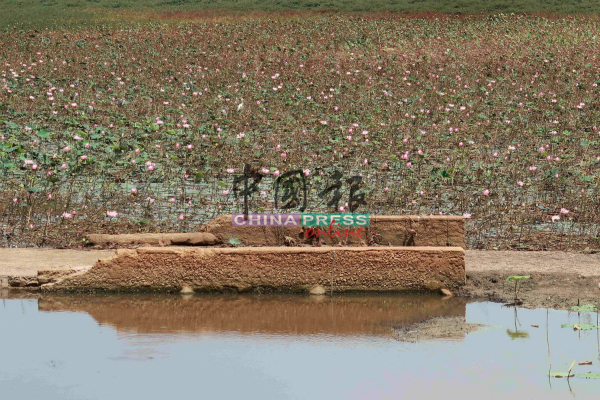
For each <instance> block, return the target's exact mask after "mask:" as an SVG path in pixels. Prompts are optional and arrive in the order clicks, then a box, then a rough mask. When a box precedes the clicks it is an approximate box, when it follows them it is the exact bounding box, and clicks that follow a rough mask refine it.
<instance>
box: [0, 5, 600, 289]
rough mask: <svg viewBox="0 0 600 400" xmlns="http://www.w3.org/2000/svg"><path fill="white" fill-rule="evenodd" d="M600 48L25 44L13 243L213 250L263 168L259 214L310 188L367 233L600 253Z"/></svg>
mask: <svg viewBox="0 0 600 400" xmlns="http://www.w3.org/2000/svg"><path fill="white" fill-rule="evenodd" d="M598 28H599V22H598V21H597V20H596V19H595V18H577V19H573V18H563V19H547V18H541V17H526V16H517V15H515V16H510V15H495V16H484V17H481V16H480V17H476V16H470V17H452V18H445V19H440V20H435V19H433V20H432V19H414V18H400V17H389V16H388V15H387V14H385V15H379V16H377V15H372V16H371V17H369V18H367V17H358V16H354V15H341V14H335V15H332V14H326V15H318V14H310V15H306V17H305V18H298V17H297V16H279V17H273V18H262V17H257V16H250V17H246V18H229V19H228V18H227V17H225V16H223V17H218V18H216V19H213V18H212V17H202V18H198V19H197V20H196V21H194V22H186V23H181V22H179V23H172V22H168V23H163V22H156V21H155V22H149V23H140V24H136V25H135V26H133V25H132V26H129V27H120V28H115V27H112V28H111V27H110V26H105V25H102V26H96V27H89V28H77V29H75V28H74V29H70V30H63V29H42V30H28V31H23V32H21V31H19V30H17V31H12V30H11V31H9V32H6V33H4V34H0V47H1V48H2V52H1V53H0V175H1V177H0V178H1V179H0V229H1V231H2V233H3V234H2V236H0V243H1V244H2V245H15V244H18V245H25V244H28V245H40V244H46V245H65V246H69V245H75V244H78V243H81V239H82V237H83V236H84V235H85V234H86V233H89V232H90V231H92V230H93V231H95V232H98V233H114V232H136V231H137V232H157V231H162V232H164V231H186V230H192V229H195V228H196V226H197V225H198V224H200V223H204V222H207V221H208V220H210V219H212V218H214V217H215V216H217V215H218V214H221V213H230V212H241V211H242V207H243V201H242V197H241V196H240V195H241V193H240V190H239V189H240V187H239V186H237V187H234V185H233V183H234V176H236V175H239V174H241V173H242V172H243V170H244V166H245V165H246V164H248V165H250V166H251V169H252V170H253V171H254V172H253V174H259V175H261V176H262V180H260V182H258V183H257V186H256V189H257V190H256V192H254V193H252V194H251V196H250V197H249V207H250V211H251V212H253V213H257V212H266V213H269V212H273V211H275V204H274V195H275V190H274V184H275V182H276V181H277V179H279V177H282V176H283V175H284V174H285V173H286V172H290V171H298V170H299V171H300V172H299V174H300V176H301V177H303V179H305V180H306V184H307V197H308V201H307V203H308V207H307V209H306V212H348V210H349V209H350V204H347V203H350V198H351V194H352V193H354V202H355V203H354V204H355V205H356V204H358V205H359V208H357V209H356V210H354V211H355V212H360V213H371V214H375V213H378V214H413V215H428V214H436V215H437V214H445V215H463V216H464V218H466V237H467V246H468V247H469V248H488V249H493V248H496V249H506V248H508V249H515V248H518V249H563V250H564V249H571V250H576V249H585V248H598V246H599V245H600V243H599V242H598V240H596V238H598V237H600V212H599V210H600V207H599V203H598V199H599V198H600V135H599V134H598V133H599V132H600V131H599V129H598V126H599V125H600V124H599V123H598V121H600V108H599V107H598V104H597V100H596V99H597V98H598V97H599V95H600V88H598V84H599V83H600V70H599V69H598V67H597V65H598V45H599V44H600V39H599V38H598V32H599V29H598ZM296 176H297V175H296ZM351 177H355V178H353V179H352V180H350V178H351ZM297 179H299V178H297ZM353 182H354V183H353ZM250 184H251V185H252V180H251V181H250ZM355 184H356V185H355ZM242 187H243V186H242ZM332 188H333V189H335V190H339V194H340V198H339V199H336V198H335V197H334V194H335V190H333V189H332ZM336 188H337V189H336ZM236 189H237V190H236ZM283 189H284V187H283V186H282V190H281V191H280V195H284V194H285V193H286V190H287V189H289V190H287V195H286V196H288V197H287V198H279V205H284V204H287V203H290V204H291V205H292V206H294V202H295V204H299V201H297V200H298V199H294V198H293V195H294V191H293V190H291V187H285V189H286V190H283ZM353 190H354V192H352V191H353ZM358 193H360V194H362V195H364V197H363V199H362V200H364V202H359V203H356V202H357V201H358V199H359V198H358V197H357V196H356V195H357V194H358ZM297 194H298V195H301V193H300V192H297ZM277 211H279V212H294V211H298V209H297V207H296V208H294V207H292V208H289V209H281V208H279V209H278V210H277ZM515 282H518V281H515Z"/></svg>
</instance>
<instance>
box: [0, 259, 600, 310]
mask: <svg viewBox="0 0 600 400" xmlns="http://www.w3.org/2000/svg"><path fill="white" fill-rule="evenodd" d="M113 255H114V250H55V249H31V248H29V249H26V248H21V249H10V248H3V249H0V286H2V287H8V286H10V287H24V288H30V289H33V290H35V289H38V288H37V287H35V286H37V285H38V271H47V270H52V271H56V273H57V274H60V273H70V272H71V271H83V270H86V269H89V268H90V267H91V266H92V265H93V264H94V263H95V262H96V261H97V260H100V259H101V260H104V259H108V258H111V257H112V256H113ZM510 275H531V279H530V280H527V281H522V282H521V283H520V284H519V286H520V289H519V298H520V299H521V300H522V301H523V302H524V304H523V307H527V308H535V307H551V308H557V309H566V308H569V307H570V306H572V305H576V304H577V301H578V299H579V301H580V303H581V304H586V303H594V302H595V301H596V300H597V298H598V295H600V287H599V282H600V254H580V253H570V252H557V251H551V252H517V251H480V250H467V251H466V276H467V280H466V285H465V286H464V287H463V288H462V289H460V290H459V291H457V292H456V293H455V294H456V295H458V296H465V297H472V298H477V299H487V300H491V301H499V302H509V301H511V299H512V297H513V295H514V283H512V282H506V281H505V280H506V278H507V277H508V276H510Z"/></svg>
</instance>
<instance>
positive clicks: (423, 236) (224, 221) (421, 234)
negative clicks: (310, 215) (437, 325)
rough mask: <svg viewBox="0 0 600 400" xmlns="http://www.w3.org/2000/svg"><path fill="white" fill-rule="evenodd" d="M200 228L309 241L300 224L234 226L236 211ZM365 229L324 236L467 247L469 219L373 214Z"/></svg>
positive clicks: (248, 240) (275, 240)
mask: <svg viewBox="0 0 600 400" xmlns="http://www.w3.org/2000/svg"><path fill="white" fill-rule="evenodd" d="M321 229H324V230H327V228H321ZM338 229H339V228H335V229H333V230H338ZM352 229H356V228H352ZM339 230H341V231H343V229H339ZM200 231H202V232H210V233H213V234H215V235H217V236H218V237H220V238H221V239H222V240H223V241H224V242H227V241H229V239H233V238H236V239H238V240H240V241H241V242H242V243H243V244H244V245H246V246H282V245H284V244H288V243H286V237H288V238H292V239H294V240H295V241H298V242H304V241H306V238H305V237H304V236H303V231H302V229H301V228H298V227H260V226H259V227H237V226H235V227H234V226H232V215H220V216H219V217H217V218H216V219H214V220H213V221H211V222H209V223H208V224H206V225H204V226H202V227H201V228H200ZM363 232H365V233H366V234H365V236H364V237H362V238H357V237H349V238H347V239H346V238H337V237H336V238H329V237H325V238H323V240H324V241H325V243H327V244H338V243H342V244H344V245H348V246H354V245H361V244H363V245H367V244H380V245H385V246H456V247H462V248H463V249H464V248H465V221H464V218H463V217H458V216H435V215H434V216H424V217H421V216H414V215H370V216H369V227H367V228H363ZM288 241H289V240H288Z"/></svg>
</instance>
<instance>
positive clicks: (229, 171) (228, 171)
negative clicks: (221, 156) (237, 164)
mask: <svg viewBox="0 0 600 400" xmlns="http://www.w3.org/2000/svg"><path fill="white" fill-rule="evenodd" d="M226 171H227V173H228V174H233V172H234V171H235V170H234V169H233V168H227V170H226Z"/></svg>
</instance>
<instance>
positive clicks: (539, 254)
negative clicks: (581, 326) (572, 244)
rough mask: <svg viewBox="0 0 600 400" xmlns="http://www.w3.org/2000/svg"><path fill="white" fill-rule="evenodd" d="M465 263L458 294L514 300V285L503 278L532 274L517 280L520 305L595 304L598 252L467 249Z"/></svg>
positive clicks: (559, 306)
mask: <svg viewBox="0 0 600 400" xmlns="http://www.w3.org/2000/svg"><path fill="white" fill-rule="evenodd" d="M466 262H467V284H466V285H465V286H464V287H463V288H462V289H461V290H460V291H458V292H457V294H458V295H459V296H466V297H471V298H473V299H479V300H489V301H495V302H502V303H509V302H513V300H514V287H515V284H514V282H506V278H507V277H509V276H511V275H531V279H528V280H523V281H521V282H520V283H519V294H518V298H519V299H520V300H521V301H523V305H522V307H526V308H540V307H541V308H555V309H570V308H571V306H574V305H577V301H578V300H579V302H580V304H597V305H598V298H599V297H600V286H599V283H600V254H582V253H572V252H561V251H479V250H469V251H467V252H466Z"/></svg>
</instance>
